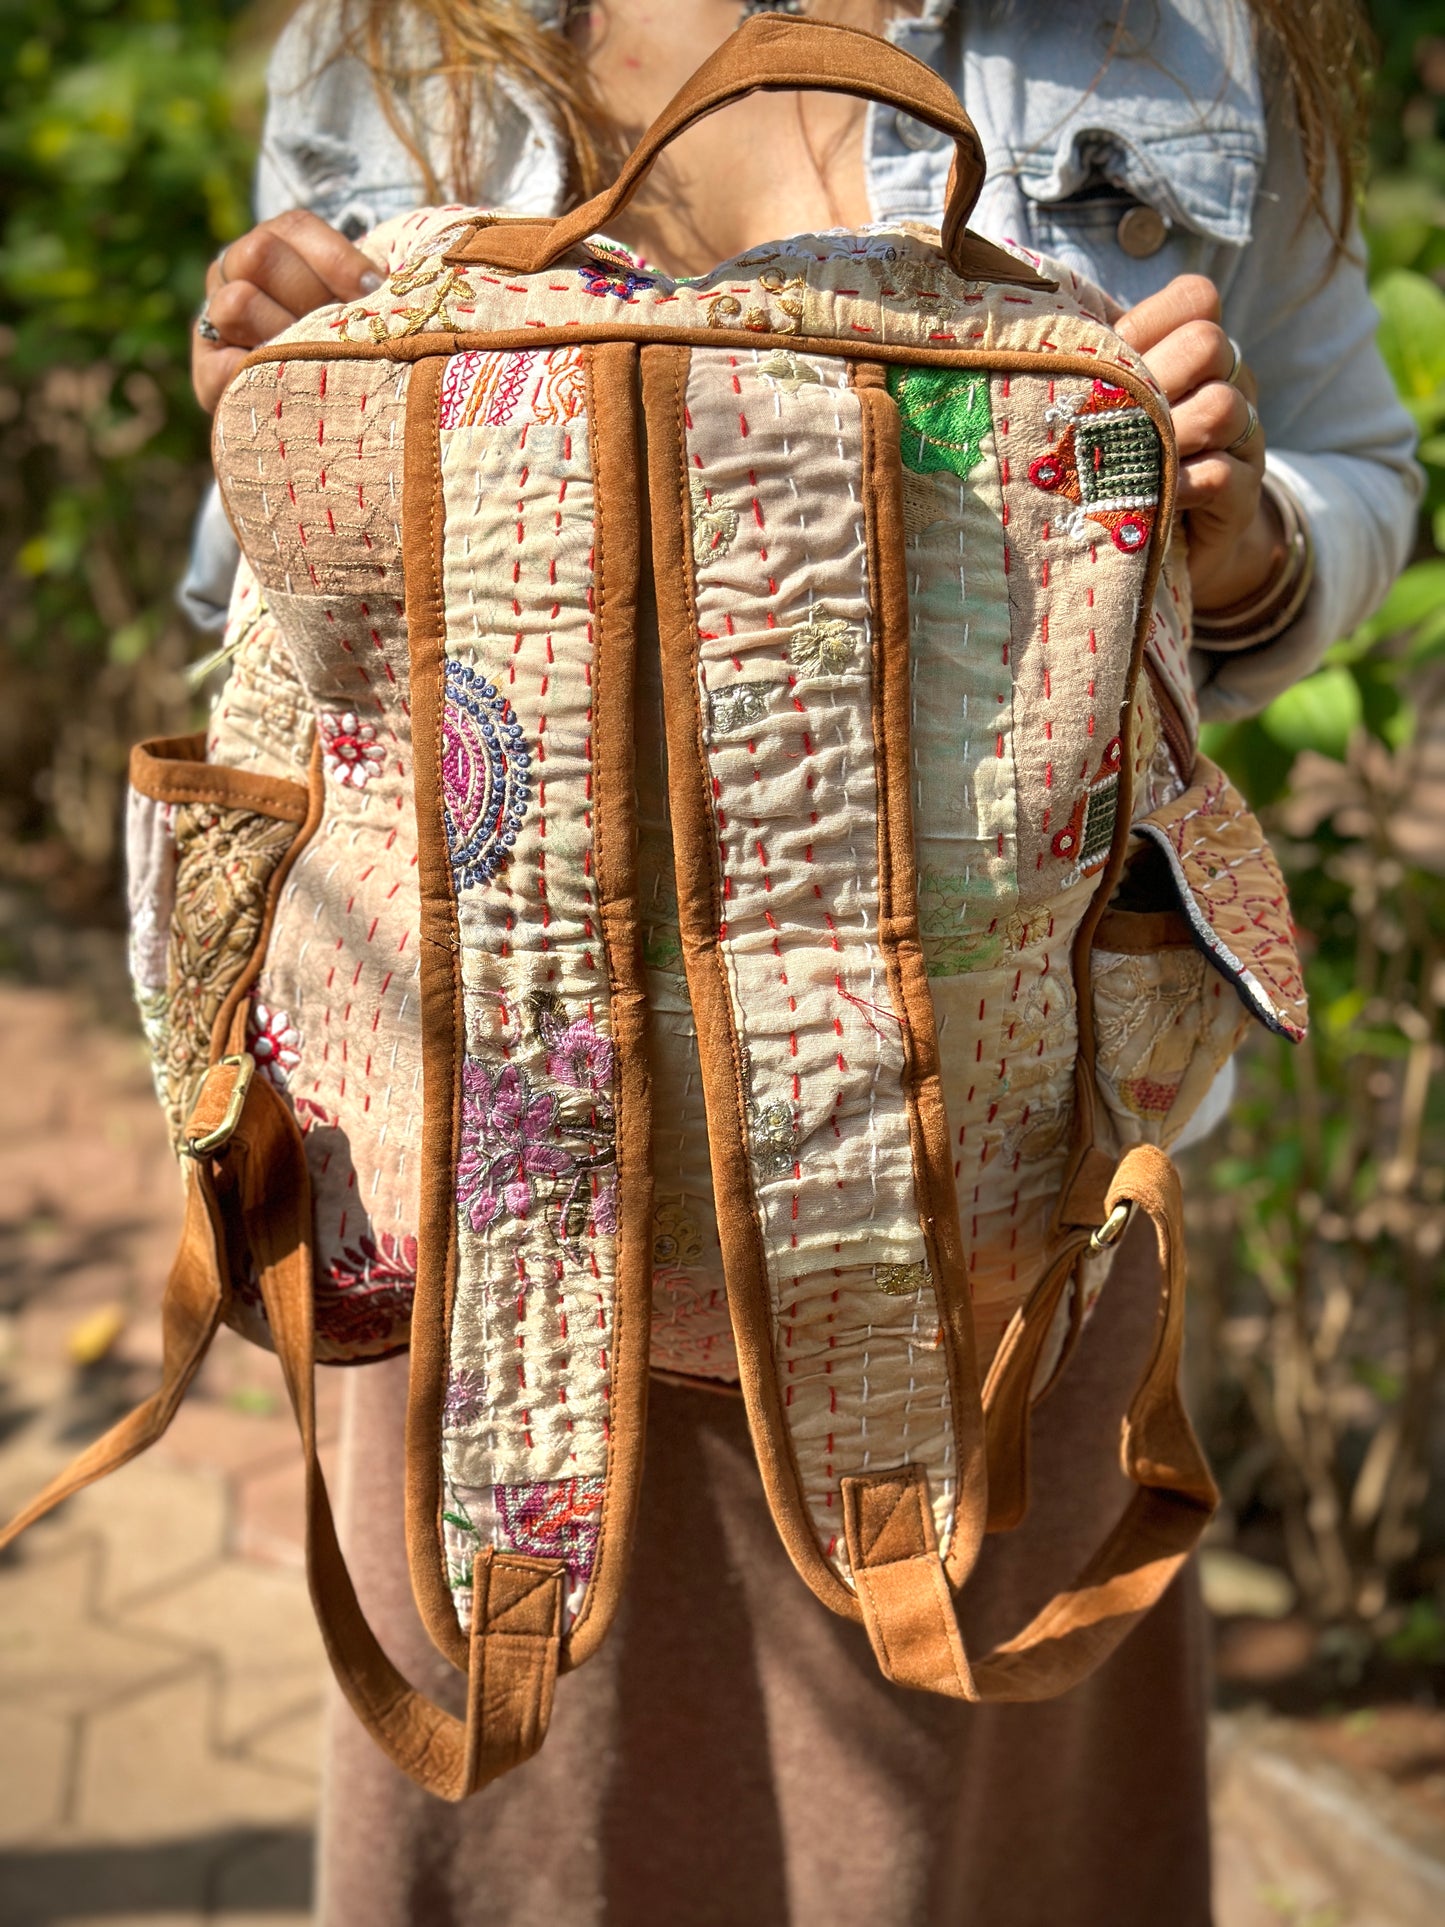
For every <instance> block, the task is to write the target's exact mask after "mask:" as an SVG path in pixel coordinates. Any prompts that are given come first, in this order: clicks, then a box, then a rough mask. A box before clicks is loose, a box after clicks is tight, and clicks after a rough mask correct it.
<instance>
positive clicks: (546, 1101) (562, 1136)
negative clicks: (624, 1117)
mask: <svg viewBox="0 0 1445 1927" xmlns="http://www.w3.org/2000/svg"><path fill="white" fill-rule="evenodd" d="M531 1017H532V1027H533V1035H534V1037H535V1038H536V1039H537V1041H538V1042H539V1043H540V1044H541V1046H542V1048H543V1050H544V1051H545V1063H546V1075H547V1079H548V1084H547V1085H546V1086H543V1085H542V1084H541V1083H540V1082H539V1081H536V1080H534V1079H533V1078H529V1077H528V1076H527V1074H526V1073H525V1072H524V1071H522V1070H521V1069H520V1067H519V1066H518V1065H516V1064H512V1063H507V1064H488V1063H487V1062H485V1061H484V1060H483V1059H482V1058H479V1057H467V1058H464V1059H463V1061H462V1141H461V1156H460V1158H459V1159H458V1162H457V1206H458V1209H459V1210H460V1211H461V1213H462V1215H463V1217H464V1218H465V1220H466V1222H467V1223H468V1224H469V1225H470V1226H471V1228H472V1230H473V1231H476V1232H484V1231H487V1230H489V1229H490V1228H491V1227H492V1226H493V1225H495V1224H500V1223H503V1222H505V1221H507V1220H511V1219H520V1218H526V1217H527V1216H529V1215H530V1213H531V1211H532V1209H533V1207H534V1205H538V1204H540V1206H541V1207H542V1210H543V1213H544V1216H545V1219H546V1222H547V1223H548V1225H549V1226H550V1227H551V1229H552V1231H553V1234H554V1235H555V1237H556V1239H557V1242H558V1243H559V1244H560V1245H561V1246H562V1248H563V1250H564V1251H566V1252H567V1253H568V1255H569V1256H571V1257H573V1258H574V1259H579V1260H580V1258H581V1255H582V1252H581V1240H582V1238H583V1237H584V1236H585V1235H586V1234H587V1232H588V1230H589V1228H590V1229H591V1231H592V1232H594V1233H597V1234H604V1233H610V1232H613V1231H615V1230H616V1228H617V1159H616V1145H615V1121H614V1117H613V1109H612V1072H613V1051H612V1043H611V1040H610V1039H609V1038H607V1037H604V1036H603V1035H602V1033H601V1032H600V1031H599V1030H598V1029H597V1028H596V1026H595V1025H594V1023H593V1022H592V1019H591V1018H590V1017H580V1018H572V1019H569V1018H568V1016H567V1013H566V1012H565V1010H564V1009H563V1007H562V1005H561V1002H560V1000H559V999H558V998H556V997H554V996H553V995H552V994H551V993H550V992H542V993H540V994H539V995H538V996H536V997H534V998H533V999H532V1007H531ZM570 1092H576V1093H578V1094H579V1096H580V1097H582V1098H583V1099H584V1100H585V1102H584V1103H581V1104H577V1103H573V1104H571V1105H565V1106H564V1103H563V1098H564V1097H565V1096H566V1094H567V1093H570Z"/></svg>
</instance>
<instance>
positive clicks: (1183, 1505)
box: [843, 1145, 1219, 1700]
mask: <svg viewBox="0 0 1445 1927" xmlns="http://www.w3.org/2000/svg"><path fill="white" fill-rule="evenodd" d="M1124 1203H1132V1204H1134V1205H1136V1206H1137V1207H1138V1208H1139V1209H1140V1210H1141V1211H1144V1212H1146V1213H1147V1214H1148V1216H1149V1218H1150V1219H1151V1221H1152V1222H1153V1225H1154V1231H1155V1236H1156V1238H1157V1240H1158V1246H1159V1264H1160V1296H1159V1323H1158V1332H1157V1336H1156V1339H1155V1345H1154V1352H1153V1355H1152V1357H1151V1359H1150V1361H1149V1365H1148V1367H1147V1369H1146V1371H1145V1373H1144V1377H1143V1379H1142V1381H1141V1383H1140V1386H1139V1389H1138V1391H1137V1392H1136V1394H1135V1396H1134V1401H1133V1404H1132V1405H1131V1406H1130V1408H1129V1412H1128V1415H1127V1417H1126V1418H1125V1420H1124V1427H1123V1437H1122V1440H1121V1459H1122V1463H1123V1468H1124V1471H1125V1473H1126V1474H1127V1475H1128V1477H1129V1478H1130V1479H1131V1480H1132V1481H1133V1483H1134V1486H1135V1488H1136V1489H1135V1492H1134V1496H1133V1498H1132V1499H1131V1500H1130V1502H1129V1504H1128V1506H1127V1507H1126V1509H1125V1511H1124V1514H1123V1517H1122V1518H1121V1519H1120V1520H1119V1523H1118V1524H1117V1525H1116V1526H1115V1528H1114V1530H1113V1532H1111V1533H1110V1535H1109V1537H1108V1538H1107V1539H1106V1540H1105V1542H1104V1544H1103V1545H1102V1546H1101V1547H1100V1548H1099V1550H1098V1552H1097V1553H1096V1554H1095V1555H1094V1557H1093V1558H1092V1559H1091V1560H1090V1561H1089V1563H1088V1565H1087V1566H1086V1567H1085V1568H1084V1570H1083V1572H1082V1573H1080V1574H1079V1576H1078V1578H1077V1579H1075V1580H1074V1582H1073V1584H1072V1585H1070V1586H1069V1587H1067V1588H1066V1589H1065V1590H1064V1591H1062V1592H1060V1593H1058V1594H1057V1595H1056V1596H1055V1597H1054V1599H1052V1600H1051V1601H1050V1603H1049V1604H1048V1605H1047V1606H1046V1607H1045V1608H1044V1609H1043V1611H1042V1612H1040V1613H1039V1614H1038V1615H1037V1617H1036V1618H1035V1619H1034V1620H1033V1621H1032V1622H1031V1623H1030V1624H1029V1625H1028V1626H1026V1627H1025V1628H1024V1630H1023V1631H1022V1632H1021V1633H1019V1634H1018V1635H1017V1637H1016V1638H1014V1639H1011V1640H1010V1641H1008V1643H1007V1644H1006V1645H1003V1646H1000V1647H998V1648H997V1649H996V1650H995V1651H994V1652H992V1653H990V1654H989V1655H988V1656H987V1657H986V1658H984V1659H982V1660H978V1661H971V1660H970V1659H969V1657H968V1655H967V1653H966V1651H965V1648H964V1644H963V1639H962V1636H961V1634H960V1632H959V1627H958V1620H957V1617H956V1615H955V1613H954V1608H953V1598H952V1594H951V1591H950V1588H949V1585H948V1581H947V1579H946V1577H945V1575H944V1572H943V1568H942V1565H941V1563H940V1561H939V1557H938V1551H937V1546H936V1544H935V1540H934V1530H933V1515H932V1510H931V1507H930V1505H929V1501H928V1491H927V1480H926V1476H925V1474H924V1472H923V1469H922V1468H921V1467H919V1466H909V1467H906V1468H904V1469H902V1470H900V1471H893V1472H878V1473H873V1474H871V1475H867V1476H862V1477H858V1478H850V1479H845V1480H844V1481H843V1516H844V1529H845V1533H846V1536H847V1544H848V1552H849V1556H850V1560H851V1565H852V1571H853V1577H854V1582H855V1584H856V1586H857V1589H858V1600H859V1604H860V1605H861V1607H862V1609H863V1621H864V1624H865V1625H866V1626H867V1628H868V1637H869V1639H870V1640H871V1642H872V1645H873V1651H874V1653H875V1655H876V1656H877V1659H878V1663H879V1665H880V1667H881V1668H882V1670H883V1672H884V1673H885V1674H886V1675H887V1676H888V1678H890V1679H892V1680H896V1681H897V1682H898V1684H899V1685H901V1686H913V1687H918V1688H921V1689H923V1690H925V1691H928V1692H934V1693H944V1694H946V1695H948V1696H949V1697H950V1698H954V1699H966V1700H1038V1699H1051V1698H1053V1697H1054V1696H1055V1695H1056V1694H1058V1693H1062V1692H1065V1691H1067V1689H1068V1688H1069V1687H1071V1686H1073V1685H1074V1684H1076V1682H1077V1681H1079V1680H1081V1679H1083V1678H1084V1677H1085V1676H1086V1675H1087V1674H1088V1673H1091V1672H1092V1671H1093V1670H1094V1668H1095V1667H1096V1666H1098V1665H1099V1664H1100V1663H1101V1662H1102V1661H1103V1660H1104V1659H1106V1658H1107V1657H1108V1655H1109V1654H1110V1653H1111V1652H1112V1651H1113V1650H1114V1648H1115V1647H1116V1646H1117V1645H1118V1644H1119V1642H1120V1641H1121V1640H1122V1639H1123V1638H1124V1636H1125V1634H1126V1633H1128V1632H1129V1631H1130V1630H1131V1629H1132V1628H1133V1627H1134V1626H1135V1625H1136V1624H1137V1623H1138V1621H1139V1620H1140V1619H1141V1618H1142V1617H1143V1616H1144V1614H1145V1613H1146V1612H1148V1611H1149V1610H1150V1608H1151V1607H1152V1606H1153V1605H1155V1603H1156V1602H1157V1601H1158V1600H1159V1598H1160V1597H1161V1596H1162V1594H1163V1593H1164V1591H1165V1589H1166V1587H1167V1586H1168V1585H1169V1583H1170V1581H1171V1580H1172V1579H1173V1577H1174V1575H1175V1573H1176V1572H1177V1571H1178V1570H1179V1568H1180V1566H1181V1565H1182V1564H1183V1562H1184V1560H1185V1559H1186V1558H1187V1557H1188V1555H1189V1553H1190V1552H1191V1551H1192V1550H1193V1548H1194V1546H1195V1545H1196V1544H1197V1543H1198V1540H1199V1536H1200V1534H1201V1533H1202V1532H1203V1530H1204V1527H1205V1526H1206V1525H1207V1524H1208V1522H1209V1519H1210V1517H1211V1516H1212V1514H1213V1512H1214V1508H1215V1506H1216V1505H1217V1504H1218V1497H1219V1495H1218V1493H1217V1492H1216V1490H1215V1487H1214V1482H1213V1480H1212V1479H1211V1477H1210V1475H1209V1468H1208V1466H1207V1465H1206V1464H1205V1461H1204V1455H1203V1453H1202V1452H1201V1450H1200V1447H1199V1443H1198V1441H1197V1439H1196V1438H1195V1436H1194V1431H1193V1427H1192V1426H1191V1425H1190V1422H1189V1417H1188V1414H1187V1413H1186V1411H1185V1409H1184V1403H1183V1399H1182V1396H1181V1392H1180V1385H1179V1366H1180V1357H1181V1352H1182V1348H1183V1340H1184V1285H1185V1255H1184V1242H1183V1200H1182V1196H1181V1193H1180V1189H1179V1178H1178V1174H1177V1173H1176V1172H1175V1169H1174V1166H1173V1165H1172V1164H1171V1163H1170V1161H1169V1159H1168V1158H1167V1157H1166V1156H1165V1155H1164V1153H1163V1152H1162V1151H1159V1150H1156V1149H1155V1148H1154V1147H1153V1146H1152V1145H1143V1146H1139V1147H1138V1148H1136V1149H1135V1150H1132V1151H1130V1152H1129V1153H1128V1154H1127V1155H1126V1156H1125V1158H1124V1160H1123V1162H1122V1163H1121V1164H1120V1166H1119V1171H1118V1174H1117V1175H1116V1177H1115V1179H1114V1182H1113V1185H1112V1186H1111V1187H1110V1191H1109V1196H1108V1209H1109V1210H1110V1211H1112V1210H1113V1209H1114V1208H1115V1206H1117V1205H1120V1204H1124Z"/></svg>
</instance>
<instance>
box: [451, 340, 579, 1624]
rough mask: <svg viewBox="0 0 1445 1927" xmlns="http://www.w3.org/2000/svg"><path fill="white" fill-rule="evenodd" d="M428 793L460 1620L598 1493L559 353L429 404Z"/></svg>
mask: <svg viewBox="0 0 1445 1927" xmlns="http://www.w3.org/2000/svg"><path fill="white" fill-rule="evenodd" d="M440 432H441V438H442V476H443V489H444V516H445V531H446V532H445V537H444V561H443V593H444V602H445V607H446V658H447V660H446V708H445V720H444V723H443V741H442V783H443V790H444V795H445V802H446V830H447V841H448V847H449V854H450V858H451V868H452V876H453V881H454V884H455V889H456V900H457V913H458V925H459V931H460V937H461V946H462V948H461V957H460V969H461V982H462V993H463V1002H462V1023H463V1028H464V1033H465V1042H464V1055H463V1057H462V1060H461V1080H462V1091H461V1142H460V1162H459V1164H458V1168H457V1214H458V1216H457V1222H458V1233H459V1240H460V1248H459V1259H458V1282H457V1289H456V1298H455V1304H454V1308H453V1313H452V1326H451V1347H450V1376H449V1380H448V1387H447V1397H446V1404H445V1407H444V1412H443V1432H442V1458H443V1467H444V1475H445V1479H446V1495H447V1502H446V1508H445V1511H444V1514H443V1519H444V1524H445V1527H446V1538H447V1545H448V1550H449V1553H450V1556H451V1561H452V1580H453V1585H454V1586H455V1588H456V1594H457V1605H458V1612H459V1615H460V1616H461V1617H462V1619H463V1622H464V1623H466V1619H467V1614H468V1613H469V1611H470V1600H471V1558H472V1555H473V1554H474V1552H475V1550H476V1548H477V1547H478V1546H479V1545H483V1544H503V1545H512V1546H514V1547H516V1548H517V1549H518V1550H521V1551H529V1550H536V1549H538V1548H539V1546H540V1545H541V1544H542V1543H543V1542H545V1543H546V1544H547V1545H548V1546H549V1547H550V1548H551V1549H552V1550H554V1551H558V1550H560V1551H561V1552H563V1554H564V1555H565V1557H566V1559H567V1566H568V1574H569V1580H570V1593H569V1607H570V1610H572V1611H573V1612H574V1613H575V1611H576V1610H577V1608H578V1607H579V1606H580V1604H581V1599H582V1595H583V1593H584V1591H585V1588H586V1584H587V1581H588V1579H589V1578H590V1576H591V1571H592V1565H593V1561H594V1558H595V1549H596V1540H597V1531H598V1526H599V1522H600V1516H601V1507H602V1494H603V1489H604V1479H605V1475H606V1470H607V1400H608V1387H609V1375H610V1364H609V1360H610V1352H611V1343H612V1336H611V1334H612V1312H613V1290H614V1284H615V1237H614V1233H615V1228H616V1215H617V1205H616V1147H615V1113H616V1104H615V1094H614V1075H613V1048H612V1042H611V1038H610V1034H609V1027H608V1022H607V999H608V983H607V977H606V963H605V958H604V956H603V952H602V947H601V941H600V929H599V919H598V904H597V896H596V888H595V883H594V879H593V865H592V847H593V845H592V823H591V812H590V799H591V794H592V741H591V729H592V687H593V680H594V670H595V663H596V654H595V646H594V635H593V621H592V611H593V606H594V595H595V582H594V575H593V525H594V507H593V480H592V464H591V451H590V439H589V438H590V433H591V425H590V423H589V420H588V416H587V412H586V377H585V371H584V368H583V364H582V357H581V355H580V353H579V352H578V351H577V350H575V349H567V348H559V349H549V350H546V351H542V352H539V353H537V354H526V353H520V354H485V353H471V354H464V355H458V356H456V357H454V358H453V359H452V360H451V361H450V362H449V363H448V364H447V368H446V372H445V376H444V380H443V388H442V403H441V422H440Z"/></svg>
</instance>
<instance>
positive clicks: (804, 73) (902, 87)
mask: <svg viewBox="0 0 1445 1927" xmlns="http://www.w3.org/2000/svg"><path fill="white" fill-rule="evenodd" d="M758 92H765V93H792V92H816V93H829V94H852V95H854V96H856V97H857V98H858V99H860V100H871V101H879V102H881V103H882V104H883V105H885V106H889V107H896V108H898V109H900V110H901V111H902V112H903V113H906V114H910V115H912V117H913V118H914V119H915V120H920V121H922V122H923V123H924V125H925V126H928V127H932V128H935V129H937V131H938V132H939V133H942V134H950V135H952V137H953V141H954V149H955V151H954V157H953V167H952V170H951V172H950V174H949V178H948V206H947V210H946V212H945V214H944V220H943V252H944V254H945V255H946V257H947V258H948V261H949V265H950V266H951V267H953V268H954V269H955V271H956V272H958V273H965V272H969V273H972V272H976V269H974V268H971V267H970V266H969V263H970V261H971V258H972V257H971V255H970V253H969V252H968V251H966V249H965V246H964V235H965V232H966V229H967V224H968V217H969V215H970V214H971V213H972V211H973V206H974V203H975V202H976V201H977V199H978V196H979V191H980V189H981V188H982V187H983V179H984V157H983V143H982V142H981V141H980V140H979V137H978V134H977V132H976V130H975V128H974V125H973V122H972V121H971V120H970V119H969V117H968V115H967V114H966V113H965V112H964V111H963V109H962V107H961V106H960V105H959V103H958V100H957V97H956V96H955V95H954V92H953V90H952V88H950V87H949V86H948V85H947V84H946V83H945V82H944V81H943V80H941V79H940V78H939V76H938V75H937V74H936V73H934V71H933V69H932V68H931V67H927V66H925V65H924V63H923V62H922V61H921V60H918V59H915V57H914V56H913V55H912V54H909V53H904V51H903V50H902V48H901V47H895V46H894V45H893V44H892V43H891V41H887V40H880V39H879V38H878V36H877V35H876V34H871V33H862V32H860V31H859V30H858V29H857V28H856V27H841V26H837V25H834V24H833V23H831V22H827V21H821V20H797V19H790V18H788V17H786V16H779V15H776V14H756V15H754V16H753V18H751V19H750V20H747V21H745V22H744V23H743V25H742V26H741V27H739V28H738V30H737V31H736V33H734V34H731V35H730V36H729V37H728V39H726V40H725V41H724V42H723V44H722V46H721V47H719V48H718V50H717V52H716V53H715V54H713V55H712V56H711V57H710V58H709V59H707V60H705V61H704V62H703V64H702V65H701V67H699V68H698V70H697V72H696V73H695V74H694V75H693V77H692V79H691V80H689V81H688V82H687V83H686V85H685V86H683V87H682V88H681V89H679V91H678V92H677V93H676V94H674V96H673V98H672V99H671V100H670V101H669V102H668V104H667V106H666V107H664V108H663V110H662V112H661V113H660V114H659V115H658V117H657V119H656V120H655V121H654V122H653V123H652V125H651V127H649V128H648V130H647V132H646V133H645V134H644V135H643V136H642V139H641V140H640V141H639V142H638V143H637V146H636V147H635V148H634V149H633V150H632V153H631V154H630V155H629V156H628V158H627V161H626V162H625V164H624V166H623V169H622V172H621V173H620V174H619V175H618V177H617V179H616V180H615V181H614V182H613V184H612V186H611V187H609V188H607V189H606V190H605V191H604V192H603V193H601V194H598V195H596V196H595V197H594V198H593V199H592V200H590V201H585V202H584V203H583V204H582V206H581V207H576V208H573V209H572V210H571V212H570V213H567V214H562V215H559V216H558V217H557V219H556V220H551V221H539V220H537V219H535V218H534V217H525V218H515V219H508V218H506V217H502V218H500V219H498V220H497V221H494V222H490V223H488V224H487V225H486V226H485V227H480V228H477V229H476V230H475V231H474V232H473V233H471V234H470V235H468V237H467V238H466V240H465V241H463V242H461V243H459V245H458V246H457V247H455V248H454V249H453V250H452V251H451V253H450V254H448V255H447V257H446V258H447V261H448V263H449V264H450V265H451V266H453V267H478V266H481V267H490V268H501V269H504V270H505V271H507V272H509V273H512V274H540V273H541V272H542V271H543V270H544V269H545V268H549V267H551V266H552V264H553V263H554V262H556V261H559V260H560V259H561V258H562V256H563V255H564V254H566V253H567V251H568V249H569V248H574V247H576V246H577V245H578V243H579V242H581V241H585V240H586V239H587V237H588V235H590V234H595V233H598V232H599V231H605V230H606V229H607V227H608V226H609V225H610V224H611V222H613V221H614V220H615V219H616V218H617V216H618V215H619V214H620V213H621V212H622V210H623V208H625V207H626V206H627V204H628V202H629V201H630V200H631V199H632V197H633V195H634V194H635V193H636V192H637V190H638V188H639V187H640V186H641V185H642V183H643V181H644V180H645V179H646V178H647V175H648V173H649V171H650V169H651V167H652V165H653V162H654V161H656V159H657V157H658V155H659V154H660V153H661V152H662V150H663V149H664V148H665V147H666V146H667V145H668V144H669V142H671V141H673V140H675V139H676V138H677V136H678V135H679V134H681V133H683V132H684V131H685V129H687V128H689V127H691V126H692V125H693V124H694V123H695V122H697V121H700V120H702V119H703V118H704V117H705V116H706V115H708V114H711V113H715V112H716V110H717V109H718V108H719V107H726V106H727V105H728V103H729V102H730V101H734V100H741V99H742V98H743V96H744V95H746V94H753V93H758ZM1013 265H1015V266H1017V265H1018V264H1017V263H1014V264H1013Z"/></svg>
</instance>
